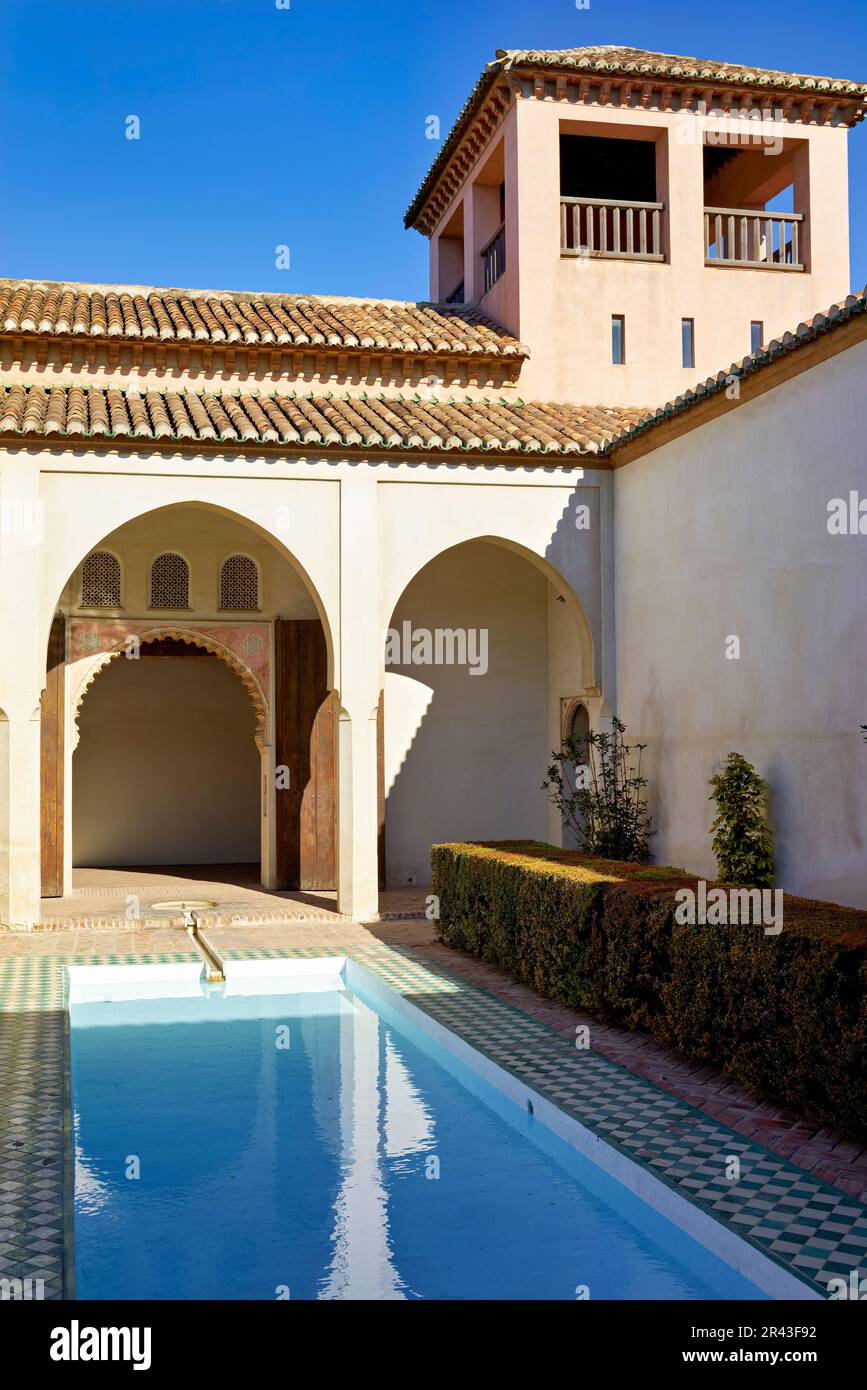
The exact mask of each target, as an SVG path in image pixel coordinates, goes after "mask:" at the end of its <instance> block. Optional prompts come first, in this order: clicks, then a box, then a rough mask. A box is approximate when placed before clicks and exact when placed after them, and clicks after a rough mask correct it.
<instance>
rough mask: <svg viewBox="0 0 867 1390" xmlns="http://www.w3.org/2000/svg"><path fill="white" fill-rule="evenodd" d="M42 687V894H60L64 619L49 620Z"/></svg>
mask: <svg viewBox="0 0 867 1390" xmlns="http://www.w3.org/2000/svg"><path fill="white" fill-rule="evenodd" d="M46 670H47V676H46V682H45V689H44V691H43V692H42V698H41V702H40V759H39V783H40V787H39V791H40V821H41V833H40V851H41V867H42V896H43V898H62V897H63V800H64V798H63V785H64V775H63V774H64V740H63V723H64V699H63V695H64V676H65V671H66V619H65V618H64V617H63V614H62V613H58V614H57V616H56V617H55V619H54V621H53V623H52V624H51V635H50V637H49V639H48V661H47V666H46Z"/></svg>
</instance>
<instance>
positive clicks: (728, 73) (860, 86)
mask: <svg viewBox="0 0 867 1390" xmlns="http://www.w3.org/2000/svg"><path fill="white" fill-rule="evenodd" d="M516 69H518V70H523V71H526V72H532V71H533V70H536V71H539V70H541V71H543V72H544V71H550V72H551V73H554V72H560V73H567V74H568V73H569V72H574V73H576V74H577V73H582V74H587V75H592V74H594V73H595V74H597V75H600V74H601V75H604V76H608V77H617V76H623V77H626V78H628V77H632V78H635V79H639V80H642V79H643V80H645V81H646V80H648V79H650V78H658V79H666V80H668V81H670V82H672V83H674V84H675V85H676V84H678V83H690V82H691V83H695V84H697V83H702V84H704V85H705V86H714V87H720V86H722V87H741V88H747V89H749V90H753V91H759V92H766V93H767V92H772V91H776V92H785V93H792V94H794V93H795V92H803V93H804V94H805V95H811V94H815V95H816V96H822V97H828V98H834V97H838V98H840V99H841V100H844V101H846V102H848V103H853V102H854V103H858V105H859V107H863V105H864V104H865V103H867V82H855V81H851V80H850V79H848V78H842V77H817V76H812V75H810V74H807V73H799V72H781V71H778V70H777V69H776V68H757V67H751V66H747V65H746V64H743V63H728V62H720V61H719V60H718V59H711V58H684V57H680V56H678V55H676V54H673V53H653V52H651V51H649V50H647V49H644V48H630V47H627V46H625V45H621V44H595V45H592V46H590V47H587V48H498V49H497V54H496V57H495V58H494V59H493V61H492V62H490V63H488V64H487V66H486V67H485V69H484V71H483V72H482V73H481V75H480V76H479V78H478V81H477V82H476V84H475V86H474V87H473V90H472V92H471V93H470V95H469V97H468V98H467V101H466V102H465V103H464V106H463V107H462V109H461V110H460V112H459V113H458V116H457V119H456V120H455V123H454V125H453V126H452V128H451V130H450V131H449V133H448V135H447V136H446V138H445V140H444V141H443V143H442V145H441V147H440V150H439V152H438V154H437V156H436V158H435V159H434V161H433V164H432V165H431V167H430V169H429V170H428V172H427V173H426V175H425V177H424V179H423V180H422V183H421V186H420V188H419V190H418V192H417V193H416V195H415V197H414V198H413V200H412V202H411V203H410V205H409V207H408V208H407V211H406V215H405V217H404V225H405V226H406V227H414V226H415V225H416V223H417V222H418V220H419V217H420V215H421V213H422V210H423V208H424V206H425V204H426V202H427V200H428V197H429V195H430V194H431V193H432V192H433V190H434V187H435V186H436V184H437V183H438V182H439V179H440V176H441V174H442V173H443V172H444V170H445V168H446V166H447V164H448V163H449V161H450V159H451V157H452V155H453V154H454V152H455V150H456V149H457V147H458V145H459V144H460V143H461V141H462V139H463V137H464V135H465V134H466V132H467V131H468V130H469V128H470V126H471V125H472V123H473V119H474V117H475V116H476V114H477V113H478V112H479V110H480V109H481V107H482V105H483V104H484V102H485V99H486V97H487V95H488V93H489V92H490V91H491V88H492V87H493V86H494V84H495V83H496V82H497V81H498V80H500V79H501V78H502V77H503V76H504V74H507V73H509V72H513V71H515V70H516ZM861 115H863V111H862V112H861V113H860V114H859V115H856V116H855V117H854V119H860V118H861ZM425 230H427V229H425Z"/></svg>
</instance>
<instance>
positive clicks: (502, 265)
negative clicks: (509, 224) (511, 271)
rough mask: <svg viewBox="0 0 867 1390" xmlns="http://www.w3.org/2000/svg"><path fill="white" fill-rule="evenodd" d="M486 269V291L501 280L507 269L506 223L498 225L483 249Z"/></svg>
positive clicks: (483, 260)
mask: <svg viewBox="0 0 867 1390" xmlns="http://www.w3.org/2000/svg"><path fill="white" fill-rule="evenodd" d="M481 257H482V266H483V271H484V285H485V289H484V293H485V294H487V293H488V290H489V289H490V288H491V286H492V285H495V284H496V283H497V281H498V280H499V278H500V276H501V275H502V274H503V271H504V270H505V269H506V224H505V222H504V223H503V225H502V226H501V227H498V228H497V230H496V231H495V232H494V235H493V236H492V237H491V239H490V241H489V242H488V243H487V245H486V246H483V247H482V250H481Z"/></svg>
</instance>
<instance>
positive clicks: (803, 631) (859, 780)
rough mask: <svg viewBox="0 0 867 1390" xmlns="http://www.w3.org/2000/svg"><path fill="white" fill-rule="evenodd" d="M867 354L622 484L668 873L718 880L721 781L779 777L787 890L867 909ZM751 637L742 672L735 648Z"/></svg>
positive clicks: (620, 645)
mask: <svg viewBox="0 0 867 1390" xmlns="http://www.w3.org/2000/svg"><path fill="white" fill-rule="evenodd" d="M865 380H867V345H865V344H863V343H862V344H859V345H857V346H855V347H853V348H850V349H849V350H848V351H846V352H844V353H842V354H839V355H838V356H836V357H834V358H832V359H830V360H829V361H827V362H825V363H822V364H820V365H819V366H817V367H814V368H813V369H812V370H810V371H808V372H805V373H802V374H801V375H800V376H798V377H796V378H794V379H793V380H791V381H789V382H787V383H785V384H784V385H782V386H780V387H779V388H777V389H776V390H774V391H771V392H769V393H767V394H765V395H763V396H761V397H760V398H758V399H756V400H755V401H753V402H750V403H747V404H744V405H742V406H741V407H739V408H738V409H736V410H734V411H732V412H730V413H728V414H727V415H725V416H724V417H722V418H720V419H718V420H716V421H712V422H710V423H708V424H706V425H704V426H702V427H701V428H699V429H696V430H693V431H691V432H690V433H688V434H686V435H684V436H682V437H681V438H680V439H677V440H675V441H673V442H671V443H670V444H667V445H665V446H663V447H661V448H659V449H657V450H655V451H653V452H652V453H649V454H647V455H645V456H644V457H642V458H638V459H636V460H635V461H633V462H632V463H629V464H627V465H626V466H625V467H623V468H620V469H618V470H617V472H616V474H615V532H616V547H615V570H616V590H615V592H616V623H617V666H618V706H619V712H620V714H621V717H622V718H623V719H625V721H626V723H627V725H628V727H629V736H630V738H631V739H638V740H640V741H645V740H646V741H647V743H648V745H649V746H648V750H647V754H646V758H647V768H648V773H649V776H650V802H651V808H652V810H653V813H654V818H655V822H656V825H657V827H658V833H657V834H656V836H655V837H654V839H653V840H652V841H651V846H652V849H653V852H654V857H655V858H656V859H657V860H658V861H667V862H669V863H674V864H677V865H683V866H685V867H686V868H688V869H690V870H692V871H695V872H699V873H703V874H706V875H710V874H713V873H714V871H715V861H714V858H713V855H712V852H711V846H710V834H709V829H708V828H709V826H710V822H711V819H712V811H713V806H712V803H711V802H709V801H708V792H709V788H708V786H707V782H708V778H709V777H710V776H711V775H712V774H713V772H714V771H716V770H717V768H718V766H719V764H720V762H721V760H722V759H723V758H724V757H725V755H726V754H727V753H728V752H729V751H730V750H732V749H734V750H736V751H738V752H740V753H742V754H744V756H745V757H747V758H749V759H750V760H751V761H752V762H753V763H754V764H755V765H756V767H757V769H758V771H759V772H760V773H761V774H762V776H764V777H766V778H767V780H768V782H769V783H770V788H771V807H772V819H773V825H774V830H775V832H776V837H777V881H778V883H779V884H780V886H782V887H784V888H786V889H789V890H790V891H792V892H798V893H802V894H806V895H808V896H813V897H817V898H827V899H829V900H831V901H837V902H842V903H847V904H851V905H855V906H859V907H867V857H865V849H864V827H865V823H867V744H864V743H863V741H862V739H861V735H860V732H859V725H860V724H861V723H867V687H865V671H867V625H865V615H864V605H865V594H867V535H865V536H860V535H851V536H849V535H847V536H831V535H829V533H828V530H827V519H828V502H829V500H830V499H832V498H835V497H843V498H848V497H849V493H850V490H853V489H854V490H857V489H859V488H860V490H861V493H862V495H863V494H867V486H865V481H864V479H865V473H864V440H865V438H867V393H865V390H864V383H865ZM730 636H737V637H739V638H740V659H739V660H728V659H726V655H725V643H726V639H727V638H728V637H730Z"/></svg>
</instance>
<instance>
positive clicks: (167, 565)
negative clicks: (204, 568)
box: [148, 550, 190, 609]
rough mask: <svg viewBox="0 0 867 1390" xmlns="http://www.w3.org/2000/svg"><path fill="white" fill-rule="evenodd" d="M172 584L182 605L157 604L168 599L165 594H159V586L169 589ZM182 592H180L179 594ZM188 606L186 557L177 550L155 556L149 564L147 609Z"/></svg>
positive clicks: (162, 552)
mask: <svg viewBox="0 0 867 1390" xmlns="http://www.w3.org/2000/svg"><path fill="white" fill-rule="evenodd" d="M172 584H176V585H177V586H178V590H179V592H178V595H177V597H178V598H183V603H180V602H179V603H167V602H158V600H159V599H161V598H168V597H170V595H169V594H167V593H161V592H160V585H166V586H168V587H169V588H170V587H171V586H172ZM181 591H182V592H181ZM189 606H190V562H189V560H188V559H187V557H186V555H181V553H180V551H178V550H164V551H161V553H160V554H159V555H155V556H154V558H153V560H151V563H150V569H149V572H148V607H149V608H175V609H178V608H189Z"/></svg>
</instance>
